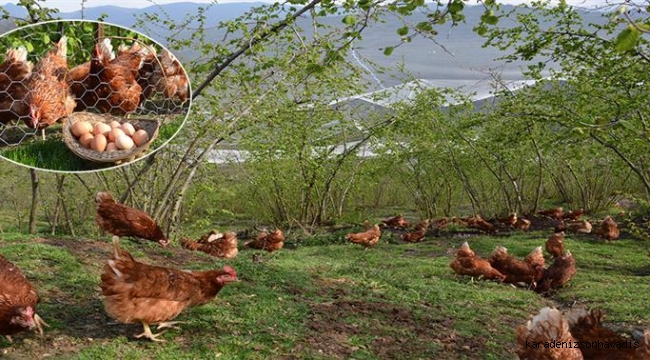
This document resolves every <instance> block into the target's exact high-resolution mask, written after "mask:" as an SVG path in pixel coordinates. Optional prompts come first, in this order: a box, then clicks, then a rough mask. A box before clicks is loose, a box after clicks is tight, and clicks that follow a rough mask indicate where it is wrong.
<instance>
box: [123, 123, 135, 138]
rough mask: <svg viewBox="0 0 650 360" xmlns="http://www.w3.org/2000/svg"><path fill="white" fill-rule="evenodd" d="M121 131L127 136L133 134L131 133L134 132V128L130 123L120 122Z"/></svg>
mask: <svg viewBox="0 0 650 360" xmlns="http://www.w3.org/2000/svg"><path fill="white" fill-rule="evenodd" d="M122 131H124V133H125V134H127V135H129V136H133V134H135V128H134V127H133V125H131V124H130V123H124V124H122Z"/></svg>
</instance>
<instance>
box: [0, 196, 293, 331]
mask: <svg viewBox="0 0 650 360" xmlns="http://www.w3.org/2000/svg"><path fill="white" fill-rule="evenodd" d="M95 202H96V204H97V217H96V222H97V225H98V226H99V228H100V229H102V230H103V231H106V232H108V233H110V234H112V235H113V252H112V254H111V257H110V259H108V261H107V263H106V265H105V266H104V270H103V273H102V275H101V284H100V286H101V289H102V294H103V295H104V308H105V310H106V313H107V314H108V315H109V316H110V317H112V318H114V319H116V320H118V321H120V322H122V323H126V324H129V323H135V322H139V323H141V324H142V325H143V327H144V331H143V332H142V333H141V334H138V335H136V338H141V337H144V338H147V339H150V340H152V341H163V340H161V339H159V338H158V337H159V336H160V334H161V333H160V332H159V333H156V334H154V333H153V332H152V331H151V328H150V324H156V325H157V328H156V331H159V330H161V329H164V328H177V326H176V325H177V322H174V321H171V320H173V319H174V318H176V317H177V316H178V315H179V314H180V313H181V312H182V311H183V310H185V309H187V308H189V307H193V306H199V305H203V304H206V303H208V302H209V301H211V300H212V299H213V298H214V297H215V296H216V295H217V294H218V293H219V291H220V290H221V289H222V288H223V287H224V286H225V285H227V284H228V283H231V282H233V281H238V279H237V272H236V270H235V269H233V268H232V267H231V266H228V265H226V266H224V267H223V268H222V269H218V270H210V271H200V272H189V271H182V270H178V269H173V268H167V267H161V266H154V265H148V264H144V263H141V262H138V261H136V260H135V259H134V258H133V256H131V254H129V253H128V252H126V251H124V250H122V249H121V248H120V246H119V238H120V237H121V236H131V237H137V238H142V239H146V240H150V241H154V242H157V243H158V244H160V245H161V246H163V247H166V246H168V245H169V243H170V241H169V239H168V238H167V237H166V236H165V235H164V234H163V232H162V230H161V229H160V227H159V226H158V224H156V222H155V221H154V220H153V219H152V218H151V217H150V216H149V215H148V214H146V213H145V212H143V211H140V210H138V209H134V208H131V207H128V206H125V205H123V204H120V203H118V202H116V201H115V199H113V197H112V196H111V194H110V193H107V192H100V193H98V194H97V195H96V197H95ZM181 244H182V246H183V247H184V248H187V249H189V250H199V251H204V252H206V253H208V254H210V255H212V256H217V257H221V258H226V259H232V258H234V257H235V256H237V252H238V250H237V237H236V234H235V233H234V232H226V233H225V234H221V233H218V232H216V231H212V232H210V233H208V234H206V235H205V236H203V237H202V238H201V239H200V240H199V241H193V240H190V239H188V238H183V240H182V242H181ZM283 245H284V235H283V233H282V231H281V230H279V229H277V230H275V231H273V232H268V231H262V232H261V233H260V234H259V235H258V236H257V237H256V238H255V239H254V240H252V241H249V242H247V243H246V244H245V247H248V248H254V249H262V250H266V251H268V252H274V251H276V250H279V249H281V248H282V247H283ZM37 304H38V295H37V293H36V290H35V289H34V287H33V286H32V285H31V284H30V283H29V281H28V280H27V279H26V278H25V277H24V276H23V275H22V273H21V272H20V270H19V269H18V268H17V267H15V266H14V265H13V264H11V263H10V262H9V261H7V260H6V259H5V258H3V257H2V256H0V334H1V335H6V336H11V335H13V334H16V333H18V332H21V331H25V330H38V332H39V333H41V334H42V332H43V326H44V325H47V324H46V323H45V322H44V321H43V320H42V319H41V318H40V317H39V316H38V314H37V313H36V305H37Z"/></svg>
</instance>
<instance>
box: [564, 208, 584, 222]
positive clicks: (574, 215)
mask: <svg viewBox="0 0 650 360" xmlns="http://www.w3.org/2000/svg"><path fill="white" fill-rule="evenodd" d="M584 214H585V209H583V208H580V209H578V210H575V211H574V210H572V211H569V212H567V213H565V214H564V215H563V216H562V218H563V219H567V220H572V221H578V220H580V217H582V215H584Z"/></svg>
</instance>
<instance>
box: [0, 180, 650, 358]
mask: <svg viewBox="0 0 650 360" xmlns="http://www.w3.org/2000/svg"><path fill="white" fill-rule="evenodd" d="M95 202H96V204H97V208H96V209H97V216H96V222H97V225H98V226H99V228H100V229H102V230H103V231H106V232H108V233H110V234H112V235H113V250H112V253H111V255H110V258H109V259H107V262H106V264H105V266H104V268H103V273H102V274H101V282H100V287H101V289H102V294H103V295H104V308H105V311H106V313H107V314H108V315H109V316H110V317H112V318H114V319H116V320H118V321H119V322H121V323H127V324H128V323H141V324H142V326H143V328H144V330H143V332H142V333H140V334H137V335H135V337H136V338H142V337H144V338H147V339H150V340H152V341H164V340H162V339H160V338H159V336H160V335H161V334H162V332H160V330H162V329H165V328H178V327H177V324H178V322H175V321H172V320H173V319H175V318H176V317H177V316H178V315H179V314H180V313H181V312H182V311H183V310H185V309H187V308H190V307H194V306H199V305H203V304H206V303H208V302H209V301H211V300H212V299H213V298H214V297H215V296H216V295H217V294H218V293H219V291H220V290H221V289H222V288H223V287H224V286H225V285H227V284H229V283H231V282H234V281H238V278H237V272H236V270H235V269H233V268H232V267H231V266H228V265H226V266H223V267H222V268H221V269H215V270H209V271H200V272H191V271H182V270H178V269H174V268H169V267H162V266H155V265H149V264H145V263H142V262H139V261H137V260H135V259H134V258H133V256H132V255H131V254H129V253H128V252H126V251H124V250H123V249H121V248H120V245H119V238H120V237H122V236H130V237H137V238H142V239H147V240H150V241H154V242H157V243H159V244H160V245H161V246H163V247H166V246H168V245H169V243H170V240H169V239H168V238H167V237H166V236H165V235H164V233H163V232H162V230H161V229H160V227H159V226H158V225H157V224H156V222H155V221H154V220H153V219H152V218H151V217H150V216H149V215H148V214H146V213H145V212H143V211H140V210H138V209H134V208H131V207H128V206H125V205H123V204H120V203H118V202H116V201H115V200H114V199H113V197H112V196H111V194H109V193H107V192H100V193H98V194H97V195H96V197H95ZM558 209H559V211H557V210H558ZM558 209H552V210H553V211H551V210H549V211H542V212H540V214H544V215H545V216H548V217H550V218H553V219H555V220H556V221H557V225H556V227H555V232H554V233H553V234H551V235H550V237H549V238H548V240H547V241H546V244H545V248H546V250H547V251H548V252H549V253H550V254H551V256H553V258H554V261H553V263H552V264H551V265H550V266H549V267H548V268H546V267H545V260H544V256H543V253H542V246H538V247H536V248H535V249H534V250H533V251H532V252H531V253H530V254H529V255H528V256H526V257H525V258H524V259H523V261H522V260H518V259H516V258H514V257H512V256H510V255H509V254H508V251H507V249H506V248H505V247H502V246H496V247H495V249H494V251H493V252H492V254H491V255H490V257H489V258H488V259H483V258H481V257H479V256H478V255H476V254H475V253H474V251H472V249H471V248H470V247H469V244H468V243H467V242H465V243H464V244H463V245H462V246H461V247H460V249H459V250H458V252H457V254H456V258H455V259H454V260H453V261H452V262H451V263H450V267H451V268H452V269H453V270H454V271H455V272H456V273H457V274H460V275H467V276H472V277H478V278H484V279H490V280H497V281H500V282H505V283H510V284H524V285H525V286H527V287H530V288H532V289H534V290H536V291H538V292H540V293H545V292H548V291H551V290H553V289H558V288H560V287H562V286H564V285H565V284H566V283H567V282H568V281H569V280H570V279H571V278H572V277H573V275H575V273H576V267H575V260H574V258H573V255H572V254H571V253H570V252H569V251H565V249H564V231H566V230H568V229H573V230H571V231H574V232H580V231H582V232H585V231H586V230H585V229H586V226H584V223H583V221H584V220H580V217H581V216H582V215H583V211H582V209H581V210H579V211H576V212H569V213H566V214H565V213H563V212H562V211H561V208H558ZM522 220H525V219H518V217H517V214H514V213H513V214H511V215H510V216H509V217H508V218H506V219H494V220H493V222H489V221H487V220H484V219H483V218H481V217H480V216H474V217H471V218H451V219H447V218H442V219H438V220H436V221H429V220H423V221H421V222H419V223H418V224H417V225H416V226H415V227H414V229H413V230H412V231H407V232H405V233H404V234H402V236H401V239H402V240H404V241H406V242H418V241H422V240H423V238H424V237H425V236H426V234H427V231H428V230H429V229H431V228H433V229H436V230H439V229H441V228H444V227H446V226H448V225H449V224H452V223H458V224H463V225H464V226H467V227H475V228H478V229H481V230H482V231H484V232H488V233H495V232H498V229H497V227H499V226H500V227H510V228H521V227H517V224H521V223H522ZM565 220H567V221H568V223H567V222H565ZM523 223H524V224H526V225H527V227H530V225H531V221H530V220H526V221H524V222H523ZM575 224H583V225H581V226H577V225H575ZM365 226H366V228H367V230H366V231H364V232H360V233H350V234H347V235H346V236H345V238H346V239H347V240H348V241H350V242H352V243H356V244H360V245H363V246H364V248H365V249H366V250H367V249H368V248H371V247H372V246H374V245H376V244H377V243H378V241H379V238H380V237H381V228H380V225H379V224H374V225H372V226H371V224H370V223H369V222H367V221H366V223H365ZM410 226H411V223H410V222H409V221H408V220H406V219H405V218H404V217H403V216H401V215H399V216H397V217H394V218H390V219H387V220H383V221H382V227H385V228H392V229H408V228H409V227H410ZM589 228H590V230H589V231H591V225H590V226H589ZM597 232H598V235H599V236H600V237H602V238H605V239H607V240H613V239H616V238H617V237H618V236H619V234H620V231H619V230H618V227H617V225H616V222H615V221H614V220H613V219H612V218H611V217H606V218H605V220H603V221H602V223H601V225H600V228H599V230H598V231H597ZM284 240H285V239H284V235H283V233H282V231H281V230H280V229H276V230H275V231H273V232H269V231H266V230H264V231H262V232H260V233H259V234H258V235H257V237H256V238H255V239H253V240H251V241H249V242H247V243H246V244H245V245H244V246H245V247H247V248H255V249H262V250H266V251H268V252H270V253H272V252H274V251H277V250H280V249H282V247H283V245H284ZM237 243H238V240H237V234H236V233H235V232H232V231H227V232H225V233H220V232H218V231H216V230H213V231H211V232H210V233H208V234H205V235H204V236H202V237H201V238H200V239H199V240H198V241H194V240H191V239H189V238H185V237H184V238H182V240H181V246H182V247H183V248H185V249H188V250H196V251H203V252H205V253H207V254H210V255H212V256H215V257H220V258H225V259H232V258H234V257H236V256H237V254H238V247H237ZM38 301H39V298H38V295H37V292H36V290H35V289H34V287H33V286H32V285H31V284H30V282H29V281H28V280H27V279H26V278H25V276H24V275H23V274H22V273H21V272H20V270H19V269H18V268H17V267H16V266H14V265H13V264H11V263H10V262H9V261H7V260H6V259H5V258H3V257H2V256H0V334H1V335H5V336H7V337H8V338H9V339H11V338H10V336H11V335H13V334H16V333H18V332H21V331H25V330H36V331H38V332H39V333H41V334H42V333H43V326H47V324H46V323H45V322H44V321H43V319H41V318H40V316H39V315H38V314H37V313H36V306H37V304H38ZM602 317H603V314H602V313H601V312H599V311H595V310H592V311H586V310H584V309H580V310H575V309H574V310H572V311H571V312H570V313H567V314H561V313H560V312H559V311H558V310H556V309H550V308H544V309H542V310H541V312H540V314H539V315H537V316H535V317H534V318H533V320H532V321H529V322H528V323H527V324H526V325H524V326H520V327H519V328H518V329H517V332H516V337H517V348H516V352H517V354H518V355H519V357H520V358H521V359H583V358H585V359H591V358H597V359H600V358H603V359H604V358H608V359H609V358H612V359H613V358H617V359H650V331H646V332H644V333H643V334H642V335H640V336H639V337H640V338H641V340H640V342H636V344H637V346H633V347H624V348H622V349H621V348H618V349H616V351H614V350H612V349H609V348H607V351H608V352H607V354H605V355H603V354H604V353H603V352H602V351H603V349H600V350H599V349H597V348H596V349H594V348H593V347H590V348H584V349H578V348H575V347H571V348H556V347H553V348H549V347H544V346H541V347H535V348H532V347H531V346H530V344H531V343H532V342H535V343H543V342H546V343H548V342H551V341H574V342H576V344H577V342H591V341H598V340H599V341H601V342H602V341H611V342H615V341H618V342H619V343H623V342H627V343H630V344H631V341H629V340H626V339H625V338H623V337H621V336H620V335H618V334H616V333H614V332H613V331H611V330H609V329H607V328H606V327H604V326H602ZM152 324H153V325H157V328H156V331H157V332H158V333H154V332H153V331H152V330H151V328H150V325H152ZM639 343H640V345H639ZM599 351H600V352H599Z"/></svg>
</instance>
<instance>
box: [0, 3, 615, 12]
mask: <svg viewBox="0 0 650 360" xmlns="http://www.w3.org/2000/svg"><path fill="white" fill-rule="evenodd" d="M0 2H2V3H3V4H6V3H13V4H17V3H18V1H2V0H0ZM81 2H82V0H46V1H44V2H43V4H44V5H45V6H47V7H50V8H56V9H59V10H60V11H61V12H71V11H77V10H81ZM84 2H85V6H86V7H94V6H103V5H115V6H120V7H125V8H144V7H147V6H151V5H155V4H159V5H162V4H169V3H174V2H193V3H212V2H213V0H128V1H116V0H85V1H84ZM218 2H219V3H232V2H274V1H273V0H219V1H218ZM500 2H501V3H507V4H521V3H524V2H530V1H519V0H501V1H500ZM567 3H569V4H571V5H575V6H580V7H594V6H602V5H605V0H567Z"/></svg>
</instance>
